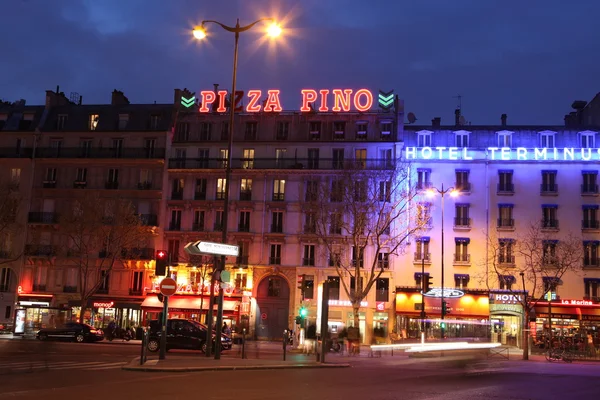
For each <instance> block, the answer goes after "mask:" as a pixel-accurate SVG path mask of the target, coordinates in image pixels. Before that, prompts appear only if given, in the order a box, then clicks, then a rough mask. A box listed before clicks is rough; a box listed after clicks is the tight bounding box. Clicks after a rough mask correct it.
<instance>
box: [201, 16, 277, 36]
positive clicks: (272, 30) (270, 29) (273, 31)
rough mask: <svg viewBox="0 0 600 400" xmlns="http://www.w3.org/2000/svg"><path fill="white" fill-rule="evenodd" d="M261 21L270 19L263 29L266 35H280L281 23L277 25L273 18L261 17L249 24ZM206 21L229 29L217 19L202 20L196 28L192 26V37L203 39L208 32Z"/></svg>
mask: <svg viewBox="0 0 600 400" xmlns="http://www.w3.org/2000/svg"><path fill="white" fill-rule="evenodd" d="M261 21H272V22H271V23H270V24H269V25H268V26H267V29H266V30H265V32H266V34H267V36H270V37H272V38H275V37H278V36H280V35H281V32H282V29H281V25H279V24H278V23H276V22H275V21H274V20H273V18H263V19H260V20H258V21H256V22H255V23H253V24H251V25H254V24H256V23H258V22H261ZM206 22H214V23H216V24H218V25H221V26H222V27H223V28H224V29H225V30H229V29H227V28H228V27H226V26H224V25H222V24H221V23H219V22H217V21H202V24H201V25H200V26H197V27H196V28H194V30H193V31H192V34H193V35H194V37H195V38H196V39H198V40H202V39H205V38H206V37H207V36H208V32H207V30H206V27H205V23H206ZM237 27H238V28H239V22H238V26H237ZM233 29H235V28H233Z"/></svg>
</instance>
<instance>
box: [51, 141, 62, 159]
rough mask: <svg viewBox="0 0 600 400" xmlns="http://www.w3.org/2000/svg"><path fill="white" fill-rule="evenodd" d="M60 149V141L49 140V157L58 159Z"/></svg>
mask: <svg viewBox="0 0 600 400" xmlns="http://www.w3.org/2000/svg"><path fill="white" fill-rule="evenodd" d="M61 148H62V139H50V149H51V150H50V154H49V156H50V157H60V149H61Z"/></svg>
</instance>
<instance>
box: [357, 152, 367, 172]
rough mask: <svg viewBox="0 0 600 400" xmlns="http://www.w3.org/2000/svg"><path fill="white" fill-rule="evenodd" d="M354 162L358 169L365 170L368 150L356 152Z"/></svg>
mask: <svg viewBox="0 0 600 400" xmlns="http://www.w3.org/2000/svg"><path fill="white" fill-rule="evenodd" d="M354 160H355V161H356V168H365V167H366V166H367V149H356V150H354Z"/></svg>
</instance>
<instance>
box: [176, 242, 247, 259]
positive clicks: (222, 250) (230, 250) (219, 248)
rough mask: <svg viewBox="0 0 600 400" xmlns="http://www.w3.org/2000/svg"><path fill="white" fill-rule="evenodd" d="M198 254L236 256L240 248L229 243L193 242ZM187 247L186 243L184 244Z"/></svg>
mask: <svg viewBox="0 0 600 400" xmlns="http://www.w3.org/2000/svg"><path fill="white" fill-rule="evenodd" d="M194 245H195V246H196V248H197V249H198V251H199V252H200V254H216V255H220V256H238V255H239V253H240V248H239V247H238V246H234V245H231V244H223V243H213V242H202V241H198V242H196V243H194ZM186 248H187V245H186Z"/></svg>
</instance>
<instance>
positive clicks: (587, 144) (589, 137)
mask: <svg viewBox="0 0 600 400" xmlns="http://www.w3.org/2000/svg"><path fill="white" fill-rule="evenodd" d="M579 137H580V138H581V148H582V149H593V148H594V147H596V132H592V131H583V132H579Z"/></svg>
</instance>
